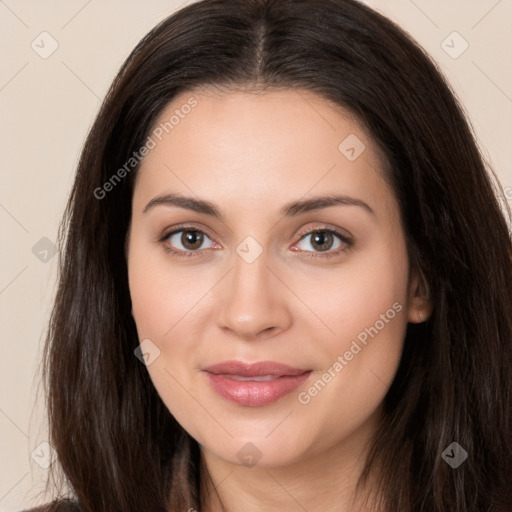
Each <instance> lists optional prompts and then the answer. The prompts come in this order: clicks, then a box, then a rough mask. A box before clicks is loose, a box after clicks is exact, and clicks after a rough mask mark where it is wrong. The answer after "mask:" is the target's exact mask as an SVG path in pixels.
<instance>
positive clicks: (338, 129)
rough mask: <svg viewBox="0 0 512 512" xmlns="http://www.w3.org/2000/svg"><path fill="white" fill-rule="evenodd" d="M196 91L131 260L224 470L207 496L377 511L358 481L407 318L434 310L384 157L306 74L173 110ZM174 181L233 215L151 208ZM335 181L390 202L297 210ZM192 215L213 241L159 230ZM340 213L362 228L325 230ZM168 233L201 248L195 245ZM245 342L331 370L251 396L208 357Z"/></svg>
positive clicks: (143, 186)
mask: <svg viewBox="0 0 512 512" xmlns="http://www.w3.org/2000/svg"><path fill="white" fill-rule="evenodd" d="M191 97H193V98H195V99H196V100H197V106H196V107H195V108H193V109H192V110H191V112H190V113H189V114H188V115H187V116H184V118H183V119H180V122H179V124H177V125H176V126H175V127H174V129H173V130H172V131H170V132H169V134H168V135H166V136H165V137H163V138H162V140H161V141H159V142H158V144H157V145H156V147H155V148H153V149H152V150H151V151H150V152H149V154H148V155H147V156H146V157H145V159H144V161H143V163H142V165H141V168H140V170H139V174H138V176H137V181H136V184H135V189H134V195H133V203H132V206H133V210H132V211H133V216H132V219H131V225H130V229H129V232H128V240H127V261H128V272H129V286H130V293H131V298H132V306H133V309H132V315H133V318H134V320H135V323H136V325H137V331H138V335H139V339H140V340H141V341H142V340H144V339H150V340H151V342H152V343H153V344H154V345H152V346H156V347H158V349H159V350H160V354H159V355H158V357H156V359H154V361H152V362H151V364H149V365H148V366H147V370H148V372H149V375H150V377H151V379H152V382H153V383H154V385H155V388H156V390H157V392H158V393H159V395H160V396H161V398H162V400H163V402H164V403H165V404H166V406H167V407H168V409H169V411H170V412H171V413H172V414H173V415H174V417H175V418H176V419H177V421H178V422H179V423H180V424H181V425H182V426H183V428H184V429H185V430H186V431H187V432H188V433H189V434H190V435H191V436H192V437H193V438H195V439H196V440H197V442H198V443H199V444H200V448H201V455H202V463H203V464H204V466H205V467H206V468H207V472H208V474H209V475H210V476H211V481H212V482H213V484H208V481H207V480H206V478H205V479H203V482H202V485H203V486H205V487H204V488H205V489H209V490H210V491H211V493H210V496H211V497H210V498H209V499H208V500H206V503H205V504H204V508H202V510H206V511H210V512H211V511H217V510H219V511H220V510H229V511H235V510H244V511H246V512H252V511H261V510H265V511H277V510H280V511H281V510H290V511H292V510H303V508H302V507H304V508H305V509H307V510H308V511H320V510H321V511H323V512H328V511H334V510H336V511H337V512H340V511H349V510H350V511H352V510H366V509H365V508H364V507H363V506H362V505H361V501H360V500H359V498H358V497H357V496H356V495H355V492H354V490H355V485H356V482H357V478H358V476H359V474H360V471H361V468H362V464H363V461H364V456H365V454H366V449H367V446H368V442H369V440H370V439H371V438H372V436H373V435H374V433H375V431H376V429H377V428H378V427H379V421H380V420H379V418H380V414H381V406H382V401H383V399H384V397H385V395H386V392H387V391H388V389H389V387H390V385H391V382H392V380H393V377H394V375H395V372H396V370H397V367H398V363H399V359H400V355H401V352H402V346H403V339H404V335H405V329H406V325H407V322H420V321H424V320H425V319H426V318H427V316H428V314H429V313H430V305H429V303H428V300H427V299H426V298H424V297H422V295H421V293H420V290H421V287H420V286H419V284H418V282H419V281H418V279H417V278H416V276H415V274H414V273H413V272H411V269H410V266H409V260H408V255H407V249H406V242H405V238H404V232H403V228H402V223H401V219H400V211H399V207H398V204H397V201H396V198H395V195H394V193H393V191H392V190H391V189H390V187H389V186H388V184H387V182H386V180H385V178H384V163H383V159H382V158H381V155H380V153H379V150H378V148H377V146H376V144H375V143H374V142H373V141H372V139H371V137H370V136H369V134H367V133H366V132H365V130H364V129H363V127H362V126H361V125H360V123H358V122H357V120H356V119H355V118H354V117H353V116H350V115H349V114H348V113H347V112H345V111H344V110H343V109H341V108H340V107H337V106H333V105H332V104H330V103H329V102H327V101H326V100H325V99H323V98H322V97H320V96H317V95H315V94H313V93H309V92H306V91H300V92H299V91H292V90H279V91H278V90H273V91H271V92H265V93H264V94H254V93H251V92H247V91H245V92H244V91H227V90H224V91H222V90H216V91H214V90H212V89H210V90H207V89H202V90H196V91H193V92H190V91H189V92H183V93H181V94H180V95H179V96H177V97H175V98H174V100H173V102H172V103H171V104H170V105H168V106H167V108H166V109H165V111H164V112H162V114H161V116H160V119H159V120H158V121H157V123H155V126H156V125H158V124H159V123H160V122H161V121H165V120H167V119H169V117H170V116H171V115H172V113H173V112H174V111H175V109H176V108H178V109H179V108H180V107H181V106H182V105H184V104H185V103H186V102H187V100H188V99H189V98H191ZM349 134H355V135H356V136H357V137H358V138H359V139H360V140H361V141H362V142H363V143H364V145H365V150H364V151H363V152H362V153H361V154H360V156H359V157H358V158H356V159H355V160H354V161H350V160H349V159H347V158H346V156H345V155H344V154H342V153H341V152H340V150H339V149H338V145H339V144H340V143H341V142H342V141H343V140H344V139H345V138H346V137H347V136H348V135H349ZM170 192H172V193H177V194H183V195H186V196H192V197H194V198H201V199H204V200H207V201H210V202H212V203H214V204H215V205H216V206H217V208H218V209H219V210H220V211H221V213H222V215H223V220H219V219H217V218H215V217H213V216H211V215H207V214H205V213H198V212H194V211H191V210H187V209H184V208H180V207H176V206H170V205H158V206H154V207H152V208H150V209H149V210H148V211H146V212H145V213H144V212H143V210H144V208H145V207H146V205H147V204H148V203H149V201H151V200H152V199H153V198H155V197H156V196H159V195H162V194H166V193H170ZM332 194H340V195H345V196H349V197H351V198H356V199H358V200H361V201H364V202H365V203H366V204H367V205H368V206H369V207H370V208H371V210H372V212H373V213H372V212H370V211H368V210H367V209H366V208H364V207H362V206H357V205H335V206H330V207H327V208H322V209H319V210H316V211H310V212H306V213H302V214H301V215H299V216H294V217H289V218H286V217H283V218H281V217H280V213H279V212H280V210H281V208H282V207H283V206H284V205H285V204H287V203H289V202H291V201H296V200H300V199H302V200H303V199H310V198H311V197H313V196H322V195H332ZM181 223H187V225H191V228H192V230H193V229H196V230H201V231H202V232H204V233H205V236H204V238H203V241H202V243H201V240H199V242H198V243H197V245H196V246H194V241H192V243H188V245H187V239H186V238H184V237H181V235H182V234H183V233H182V232H180V233H178V234H177V235H174V236H172V237H169V238H168V239H167V240H166V241H164V242H159V239H160V238H161V237H162V236H163V235H165V234H166V233H169V232H170V231H172V228H173V226H177V225H178V224H181ZM329 227H331V228H338V229H340V230H342V233H343V234H344V235H346V236H349V238H350V240H351V241H352V245H350V246H348V245H347V244H346V243H344V242H342V241H341V240H340V239H338V238H337V237H336V236H333V237H332V238H329V237H327V240H326V241H323V242H322V240H320V246H319V245H318V244H315V243H314V239H313V236H314V235H311V231H312V230H313V229H318V228H320V229H325V228H329ZM308 233H309V234H308ZM248 236H250V237H253V239H254V240H255V241H256V242H257V243H258V244H259V245H260V246H261V249H262V253H261V254H260V255H259V257H257V258H256V259H255V261H253V262H252V263H248V262H247V261H246V260H245V259H244V258H242V257H241V256H240V255H239V254H238V253H237V251H236V249H237V247H239V246H240V244H241V242H242V241H244V240H245V239H246V237H248ZM322 243H323V244H324V245H323V246H322V245H321V244H322ZM166 246H167V247H171V248H172V247H174V248H175V249H176V250H178V251H179V250H181V251H185V252H186V251H188V252H189V253H193V254H192V256H191V257H188V258H178V257H177V256H174V255H173V254H171V253H169V252H167V251H166V250H165V247H166ZM194 247H199V249H194ZM251 247H252V248H251V249H250V251H253V252H252V253H251V254H255V253H254V250H255V249H254V247H253V246H251ZM322 247H324V250H323V251H322ZM294 249H295V250H294ZM340 249H344V250H343V251H342V252H338V251H340ZM194 251H195V252H194ZM337 252H338V253H337ZM326 253H331V254H333V257H330V258H327V257H325V254H326ZM336 253H337V254H336ZM312 255H317V256H318V257H316V258H315V257H312ZM393 304H395V308H396V309H398V306H396V304H398V305H399V306H400V307H401V309H400V311H398V312H396V311H395V313H396V314H395V315H394V318H393V319H391V320H389V321H388V322H385V323H384V327H383V328H382V329H380V330H379V332H378V334H377V335H376V336H375V337H373V338H369V339H368V342H367V345H366V346H364V347H363V348H362V349H361V350H360V351H359V352H358V353H357V354H356V355H354V356H353V358H352V359H351V360H350V361H346V359H345V358H344V360H345V362H347V364H346V365H344V366H343V369H342V370H341V371H339V372H337V373H336V372H335V373H336V375H335V377H334V378H332V379H331V380H330V382H328V383H327V384H326V385H325V387H323V389H321V391H320V392H318V393H317V394H316V396H313V397H311V399H310V401H309V402H308V403H307V404H304V403H300V402H299V400H298V395H299V393H300V392H301V391H306V392H307V390H308V389H309V388H311V386H312V385H313V383H314V382H315V381H317V380H318V379H319V378H321V377H322V375H325V372H326V371H327V370H328V369H329V368H331V369H332V366H333V363H334V362H335V361H337V358H338V356H342V357H343V355H344V354H345V353H346V352H347V351H348V350H349V349H350V347H351V343H352V342H353V341H354V340H356V339H357V336H358V335H359V334H360V333H361V332H362V331H364V330H365V328H367V327H370V326H374V325H375V324H376V322H377V321H378V320H379V319H381V318H382V317H381V315H382V314H385V313H386V311H388V310H389V309H390V308H392V305H393ZM386 318H387V317H386ZM379 325H380V324H379ZM360 345H361V344H360ZM230 359H237V360H241V361H247V362H254V361H262V360H271V361H277V362H281V363H285V364H288V365H290V366H292V367H296V368H303V369H312V370H313V373H312V374H311V376H310V377H309V378H308V380H307V381H306V383H304V384H303V385H302V386H301V387H300V388H299V389H297V390H296V391H293V392H292V393H290V394H289V395H286V396H285V397H282V398H281V399H280V400H278V401H277V402H274V403H272V404H269V405H265V406H261V407H246V406H241V405H239V404H236V403H233V402H230V401H228V400H226V399H225V398H223V397H221V396H219V395H218V394H217V393H216V392H215V391H214V390H213V389H212V388H211V387H210V385H209V384H208V381H207V379H206V376H205V373H204V372H202V371H201V368H204V367H206V366H208V365H211V364H214V363H218V362H221V361H225V360H230ZM246 443H252V444H253V445H254V446H256V447H257V449H258V451H259V452H260V454H261V455H260V459H259V460H258V461H257V463H256V464H255V465H252V466H248V465H245V464H244V463H243V462H242V460H241V459H240V458H239V457H238V456H237V453H238V452H239V450H240V449H241V448H242V447H243V446H244V445H246ZM370 491H372V489H370V488H368V489H367V492H370ZM373 491H375V489H373ZM366 494H367V493H366ZM220 500H222V503H223V504H224V508H223V507H222V505H221V501H220Z"/></svg>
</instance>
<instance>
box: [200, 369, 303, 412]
mask: <svg viewBox="0 0 512 512" xmlns="http://www.w3.org/2000/svg"><path fill="white" fill-rule="evenodd" d="M203 372H204V373H205V375H206V377H207V379H208V382H209V384H210V385H211V387H212V388H213V390H214V391H215V392H216V393H217V394H219V395H220V396H222V397H223V398H225V399H227V400H230V401H231V402H235V403H237V404H239V405H243V406H248V407H256V406H263V405H267V404H271V403H273V402H276V401H277V400H279V399H280V398H282V397H284V396H285V395H288V394H289V393H291V392H292V391H293V390H294V389H296V388H297V387H299V386H300V385H301V384H303V383H304V381H305V380H306V379H307V378H308V377H309V376H310V375H311V373H312V370H306V369H301V368H293V367H291V366H288V365H284V364H281V363H276V362H273V361H260V362H257V363H244V362H241V361H225V362H223V363H219V364H216V365H212V366H208V367H207V368H203Z"/></svg>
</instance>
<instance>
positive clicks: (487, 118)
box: [0, 0, 512, 512]
mask: <svg viewBox="0 0 512 512" xmlns="http://www.w3.org/2000/svg"><path fill="white" fill-rule="evenodd" d="M186 3H190V2H178V1H173V0H167V1H165V0H150V1H142V0H137V1H135V0H131V1H121V0H118V1H114V0H106V1H101V2H100V1H98V0H95V1H91V0H89V1H87V0H85V1H84V0H81V1H78V0H77V1H75V0H73V1H69V0H67V1H64V0H47V1H45V2H36V1H28V0H6V1H5V2H0V46H1V50H0V54H1V55H2V61H3V62H2V66H1V68H0V119H1V130H2V132H1V135H0V145H1V147H0V148H1V151H0V155H1V172H0V180H1V186H0V228H1V233H2V243H1V246H0V256H1V265H0V314H1V317H0V329H1V348H2V356H3V357H1V358H0V386H1V395H0V511H3V512H10V511H19V510H21V509H23V508H25V507H28V506H31V505H34V504H35V503H36V501H35V499H36V497H37V493H38V492H40V491H41V490H42V489H43V488H44V482H45V477H46V474H47V470H46V469H44V467H41V465H43V466H44V465H45V461H47V458H48V454H49V452H48V448H47V446H46V445H45V444H44V442H46V440H47V433H46V426H45V425H46V423H45V421H46V420H45V416H44V408H43V402H42V400H41V397H39V399H37V393H36V392H37V391H38V384H39V372H40V357H41V348H42V342H43V339H44V334H45V332H46V325H47V322H48V318H49V313H50V308H51V303H52V299H53V294H54V291H55V279H56V265H57V256H56V255H53V257H52V247H53V243H54V242H55V240H56V236H57V228H58V224H59V221H60V219H61V216H62V213H63V210H64V206H65V203H66V200H67V196H68V193H69V190H70V187H71V184H72V181H73V177H74V172H75V169H76V164H77V162H78V157H79V154H80V150H81V147H82V144H83V142H84V140H85V136H86V134H87V131H88V129H89V128H90V126H91V124H92V122H93V119H94V117H95V115H96V113H97V110H98V108H99V106H100V102H101V100H102V99H103V96H104V94H105V93H106V91H107V88H108V87H109V85H110V83H111V81H112V79H113V78H114V76H115V74H116V73H117V71H118V69H119V67H120V65H121V64H122V62H123V61H124V59H125V58H126V57H127V56H128V54H129V52H130V51H131V50H132V49H133V47H134V46H135V45H136V43H137V42H138V41H139V40H140V39H141V38H142V36H143V35H144V34H146V32H148V31H149V30H150V29H151V28H152V27H153V26H154V25H156V24H157V23H158V22H159V21H160V20H162V19H163V18H164V17H166V16H168V15H169V14H171V13H172V12H173V11H175V10H176V9H178V8H179V7H181V6H182V5H184V4H186ZM366 3H368V4H369V5H371V6H373V7H375V8H376V9H378V10H379V11H381V12H382V13H384V14H385V15H387V16H388V17H390V18H391V19H393V20H395V21H397V22H398V23H399V24H400V25H401V26H402V27H404V28H405V29H406V30H407V31H408V32H409V33H411V34H412V35H413V36H414V37H415V38H416V39H417V40H418V42H419V43H420V44H421V45H422V46H423V47H424V48H426V49H427V51H428V52H429V53H430V54H431V55H432V56H433V57H434V58H435V60H436V61H437V62H438V63H439V65H440V67H441V69H442V70H443V72H444V73H445V75H446V76H447V78H448V79H449V81H450V82H451V83H452V85H453V87H454V89H455V90H456V92H457V94H458V96H459V97H460V99H461V100H462V102H463V104H464V105H465V107H466V109H467V111H468V113H469V116H470V119H471V122H472V124H473V127H474V130H475V134H476V135H477V138H478V140H479V143H480V145H481V147H482V148H483V150H484V155H485V157H486V159H487V160H488V161H489V162H490V163H491V164H492V165H493V167H494V169H495V171H496V172H497V174H498V177H499V178H500V180H501V182H502V184H503V186H504V187H505V190H506V192H507V195H508V198H509V203H512V167H511V165H510V164H511V160H512V159H511V152H510V144H511V141H512V129H511V126H512V124H511V119H512V72H511V66H510V62H511V60H510V55H512V36H511V24H510V20H511V19H512V2H511V1H510V0H478V1H476V0H472V1H464V2H462V1H461V0H451V1H447V0H435V1H429V2H425V1H423V2H420V1H419V0H415V1H412V0H382V1H377V0H372V1H367V2H366ZM454 31H456V32H458V33H459V34H460V36H462V39H461V38H459V36H457V35H453V34H452V33H453V32H454ZM42 32H48V33H49V34H50V36H48V35H40V34H41V33H42ZM52 38H53V40H54V41H56V42H57V44H58V48H57V49H56V51H55V52H54V53H53V54H51V55H50V56H47V55H46V54H45V52H47V53H49V52H50V50H51V49H52V44H53V45H55V42H53V40H52ZM443 41H445V42H444V43H443ZM464 41H466V42H467V44H468V48H467V49H466V51H464V52H463V53H462V54H461V55H460V56H457V54H458V53H459V52H460V51H461V50H462V49H463V48H464V46H465V44H466V43H464ZM450 54H451V55H450ZM43 57H47V58H43ZM454 57H457V58H454ZM41 443H43V444H41Z"/></svg>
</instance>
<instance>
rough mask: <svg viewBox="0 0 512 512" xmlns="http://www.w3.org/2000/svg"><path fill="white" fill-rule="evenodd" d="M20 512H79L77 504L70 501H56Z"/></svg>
mask: <svg viewBox="0 0 512 512" xmlns="http://www.w3.org/2000/svg"><path fill="white" fill-rule="evenodd" d="M21 512H80V507H79V506H78V503H76V502H74V501H70V500H58V501H52V502H51V503H47V504H46V505H40V506H38V507H35V508H30V509H25V510H22V511H21Z"/></svg>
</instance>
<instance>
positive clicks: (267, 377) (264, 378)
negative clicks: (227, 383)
mask: <svg viewBox="0 0 512 512" xmlns="http://www.w3.org/2000/svg"><path fill="white" fill-rule="evenodd" d="M220 375H221V376H222V377H228V378H230V379H233V380H240V381H246V380H255V381H258V382H260V381H268V380H276V379H279V377H281V375H261V376H259V377H242V376H241V375H228V374H226V373H221V374H220Z"/></svg>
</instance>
